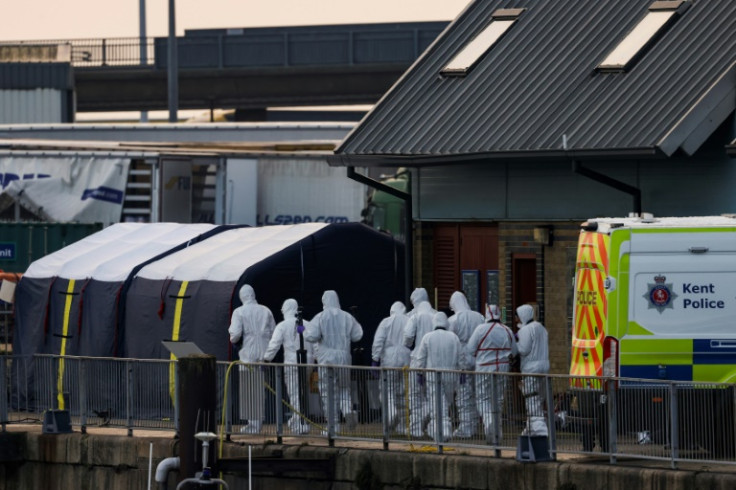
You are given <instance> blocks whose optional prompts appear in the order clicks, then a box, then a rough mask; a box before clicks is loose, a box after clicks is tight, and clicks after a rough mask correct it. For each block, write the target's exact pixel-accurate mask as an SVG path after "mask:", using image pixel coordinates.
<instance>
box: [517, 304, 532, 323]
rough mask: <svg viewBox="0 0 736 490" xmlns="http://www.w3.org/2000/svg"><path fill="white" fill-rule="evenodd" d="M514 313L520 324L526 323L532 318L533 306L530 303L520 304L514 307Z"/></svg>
mask: <svg viewBox="0 0 736 490" xmlns="http://www.w3.org/2000/svg"><path fill="white" fill-rule="evenodd" d="M516 314H517V315H518V317H519V321H521V324H522V325H526V324H527V323H529V322H530V321H532V320H533V319H534V308H532V306H531V305H521V306H519V307H518V308H516Z"/></svg>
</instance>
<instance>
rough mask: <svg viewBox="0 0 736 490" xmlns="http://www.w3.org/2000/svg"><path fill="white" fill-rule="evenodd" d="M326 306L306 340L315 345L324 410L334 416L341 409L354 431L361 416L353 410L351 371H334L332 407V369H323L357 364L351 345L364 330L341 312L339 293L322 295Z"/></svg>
mask: <svg viewBox="0 0 736 490" xmlns="http://www.w3.org/2000/svg"><path fill="white" fill-rule="evenodd" d="M322 306H323V309H322V311H321V312H320V313H317V314H316V315H315V316H314V318H312V321H311V322H309V326H308V327H307V329H306V330H305V331H304V339H305V340H307V341H308V342H314V343H315V353H316V356H317V364H319V365H320V368H319V394H320V397H321V398H322V405H323V407H324V410H326V411H327V414H332V415H333V416H334V415H337V410H338V409H339V411H340V413H342V416H343V417H344V418H345V423H346V424H347V426H348V429H354V428H355V426H356V425H357V424H358V413H357V412H356V411H355V410H354V408H353V401H352V396H351V393H350V370H349V369H348V368H347V367H345V368H337V369H335V370H334V376H333V378H332V379H333V394H334V396H335V399H336V406H333V407H330V405H329V392H328V386H329V382H330V377H329V372H328V369H327V368H325V367H323V366H327V365H333V366H350V365H351V364H352V362H353V360H352V356H351V355H350V343H351V342H358V341H359V340H360V339H362V338H363V328H362V327H361V326H360V323H358V321H357V320H356V319H355V318H354V317H353V315H351V314H350V313H348V312H346V311H343V310H341V309H340V300H339V298H338V297H337V293H336V292H335V291H325V292H324V293H323V294H322ZM332 422H333V424H334V427H335V431H336V432H337V431H338V430H339V424H338V423H337V421H336V420H333V421H332Z"/></svg>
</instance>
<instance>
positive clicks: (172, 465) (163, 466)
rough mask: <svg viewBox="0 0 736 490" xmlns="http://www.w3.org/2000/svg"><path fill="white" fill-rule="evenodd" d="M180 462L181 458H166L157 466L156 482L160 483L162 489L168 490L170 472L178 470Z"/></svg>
mask: <svg viewBox="0 0 736 490" xmlns="http://www.w3.org/2000/svg"><path fill="white" fill-rule="evenodd" d="M180 462H181V461H180V460H179V458H166V459H164V460H162V461H161V462H160V463H159V464H158V465H157V466H156V477H155V479H156V482H157V483H158V484H159V488H161V490H166V488H167V486H166V483H167V481H168V479H169V473H170V472H172V471H174V470H178V469H179V464H180Z"/></svg>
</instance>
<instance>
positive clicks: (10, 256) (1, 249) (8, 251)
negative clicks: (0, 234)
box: [0, 242, 15, 260]
mask: <svg viewBox="0 0 736 490" xmlns="http://www.w3.org/2000/svg"><path fill="white" fill-rule="evenodd" d="M0 260H15V243H14V242H12V243H11V242H0Z"/></svg>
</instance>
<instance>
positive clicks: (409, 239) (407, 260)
mask: <svg viewBox="0 0 736 490" xmlns="http://www.w3.org/2000/svg"><path fill="white" fill-rule="evenodd" d="M347 169H348V178H349V179H352V180H354V181H356V182H360V183H361V184H365V185H367V186H368V187H373V188H374V189H377V190H379V191H383V192H385V193H387V194H391V195H392V196H395V197H398V198H399V199H401V200H403V201H404V206H405V210H406V212H405V213H404V228H406V239H405V243H404V296H405V300H406V301H407V304H409V303H408V301H409V295H410V294H411V290H412V284H413V281H414V253H413V252H414V231H413V230H412V214H413V211H412V205H411V194H409V193H407V192H402V191H400V190H398V189H394V188H393V187H391V186H388V185H386V184H384V183H383V182H379V181H377V180H375V179H371V178H370V177H367V176H365V175H363V174H359V173H357V172H356V171H355V167H351V166H349V167H347Z"/></svg>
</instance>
